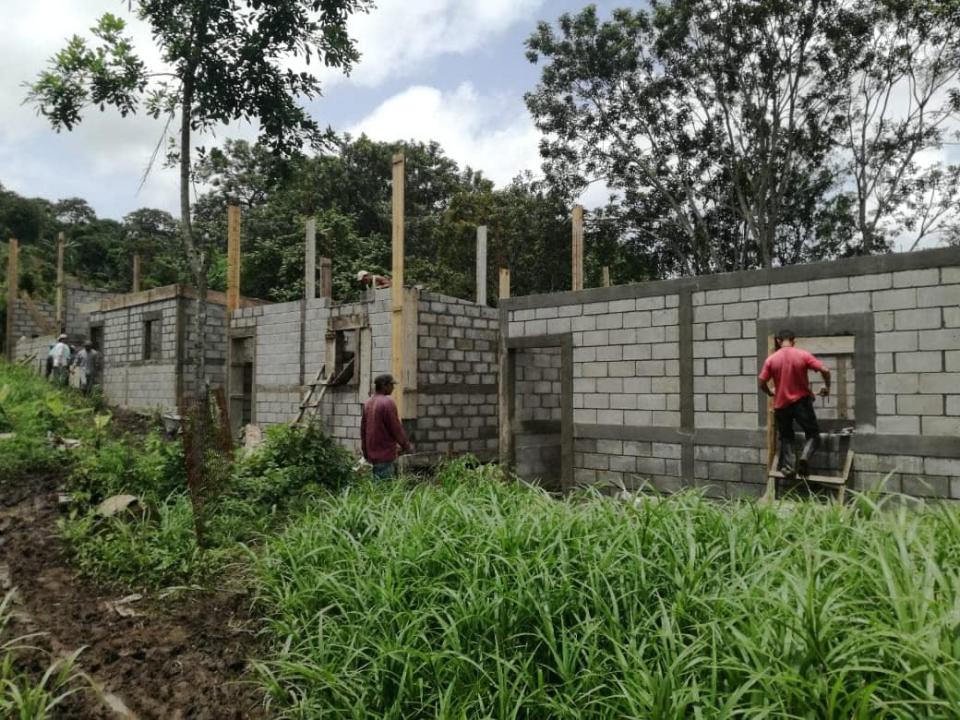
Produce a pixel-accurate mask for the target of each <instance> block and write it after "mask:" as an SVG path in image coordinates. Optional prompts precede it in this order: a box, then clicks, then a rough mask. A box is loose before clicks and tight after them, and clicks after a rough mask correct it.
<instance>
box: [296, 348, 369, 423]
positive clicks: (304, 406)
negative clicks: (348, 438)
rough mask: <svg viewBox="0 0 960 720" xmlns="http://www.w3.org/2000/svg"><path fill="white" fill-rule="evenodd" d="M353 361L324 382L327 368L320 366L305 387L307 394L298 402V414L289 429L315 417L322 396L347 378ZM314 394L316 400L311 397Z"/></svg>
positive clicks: (352, 359)
mask: <svg viewBox="0 0 960 720" xmlns="http://www.w3.org/2000/svg"><path fill="white" fill-rule="evenodd" d="M354 359H355V358H351V359H350V361H349V362H348V363H347V364H346V365H344V366H343V368H342V369H341V370H340V372H339V373H338V374H337V376H336V377H334V378H329V379H327V380H326V381H324V380H323V376H324V374H325V373H326V371H327V366H326V364H324V365H321V366H320V369H319V370H318V371H317V376H316V377H315V378H314V379H313V382H312V383H310V384H309V385H307V388H308V389H307V394H306V395H304V396H303V400H301V401H300V412H299V413H297V417H296V419H294V420H293V421H292V422H291V423H290V427H299V426H301V425H303V422H304V420H307V421H309V420H312V419H313V418H314V417H316V414H317V410H319V409H320V404H321V403H322V402H323V396H324V395H326V394H327V388H328V387H330V386H331V385H339V384H340V383H341V381H342V378H344V377H347V376H348V373H349V372H350V371H351V369H352V368H353V363H354ZM317 388H320V392H319V393H317ZM315 394H316V395H317V397H316V399H314V397H313V396H314V395H315Z"/></svg>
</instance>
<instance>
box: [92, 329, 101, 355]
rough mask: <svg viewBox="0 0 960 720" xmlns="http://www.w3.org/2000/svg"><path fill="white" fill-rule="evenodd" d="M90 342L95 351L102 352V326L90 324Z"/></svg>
mask: <svg viewBox="0 0 960 720" xmlns="http://www.w3.org/2000/svg"><path fill="white" fill-rule="evenodd" d="M90 343H91V344H92V345H93V349H94V350H96V351H97V352H103V327H101V326H92V327H91V328H90Z"/></svg>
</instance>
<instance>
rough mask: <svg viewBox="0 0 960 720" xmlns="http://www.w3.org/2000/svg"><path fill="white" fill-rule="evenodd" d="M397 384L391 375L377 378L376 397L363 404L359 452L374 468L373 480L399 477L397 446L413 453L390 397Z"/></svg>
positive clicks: (372, 396)
mask: <svg viewBox="0 0 960 720" xmlns="http://www.w3.org/2000/svg"><path fill="white" fill-rule="evenodd" d="M395 384H396V383H394V381H393V376H392V375H378V376H377V377H376V378H375V379H374V381H373V388H374V393H373V395H371V396H370V399H369V400H367V401H366V402H365V403H364V404H363V413H362V415H361V416H360V449H361V451H362V452H363V457H364V459H365V460H366V461H367V462H369V463H370V464H371V465H373V476H374V477H375V478H377V479H378V480H386V479H387V478H392V477H393V476H394V475H395V474H396V469H395V466H394V464H395V463H396V460H397V454H398V453H397V446H400V447H401V448H403V450H404V452H410V451H411V450H412V449H413V446H412V445H411V444H410V441H409V440H407V435H406V433H404V432H403V425H401V424H400V414H399V413H398V412H397V405H396V403H395V402H393V399H392V398H391V397H390V393H392V392H393V388H394V385H395Z"/></svg>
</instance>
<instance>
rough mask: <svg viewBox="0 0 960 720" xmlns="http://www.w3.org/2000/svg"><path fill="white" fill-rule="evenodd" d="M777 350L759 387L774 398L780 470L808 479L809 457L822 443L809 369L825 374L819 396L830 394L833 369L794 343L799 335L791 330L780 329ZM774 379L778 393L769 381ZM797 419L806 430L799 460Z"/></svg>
mask: <svg viewBox="0 0 960 720" xmlns="http://www.w3.org/2000/svg"><path fill="white" fill-rule="evenodd" d="M774 342H775V343H776V347H777V350H776V352H774V353H773V355H771V356H770V357H768V358H767V360H766V362H765V363H764V364H763V369H762V370H761V371H760V376H759V384H760V389H761V390H762V391H763V392H765V393H766V394H767V395H769V396H771V397H772V398H773V411H774V417H775V418H776V423H777V435H778V437H779V444H780V462H779V469H780V471H781V472H782V473H783V475H784V477H786V478H792V477H794V476H795V475H798V476H800V477H801V478H806V477H807V476H808V475H809V473H810V457H811V456H812V455H813V454H814V453H815V452H816V451H817V448H818V447H819V445H820V428H819V426H818V425H817V415H816V413H815V412H814V410H813V397H814V396H813V393H812V392H811V391H810V381H809V379H808V378H807V371H808V370H814V371H816V372H818V373H820V375H821V376H823V383H824V386H823V387H822V388H820V396H821V397H827V396H829V395H830V371H829V370H828V369H827V368H826V366H825V365H824V364H823V363H822V362H820V361H819V360H817V358H815V357H814V356H813V355H811V354H810V353H808V352H806V351H805V350H801V349H799V348H797V347H795V346H794V344H795V342H796V336H795V335H794V334H793V332H792V331H790V330H781V331H780V332H779V333H777V336H776V337H775V338H774ZM771 379H772V380H773V383H774V387H775V390H776V391H775V392H773V391H771V390H770V386H769V385H768V383H769V382H770V380H771ZM794 421H796V422H797V424H798V425H799V426H800V428H801V429H802V430H803V433H804V435H805V436H806V438H807V441H806V442H805V443H804V446H803V451H802V452H801V453H800V460H799V461H795V458H794V454H795V451H794V447H793V423H794Z"/></svg>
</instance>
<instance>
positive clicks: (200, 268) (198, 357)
mask: <svg viewBox="0 0 960 720" xmlns="http://www.w3.org/2000/svg"><path fill="white" fill-rule="evenodd" d="M192 107H193V78H192V77H190V76H188V77H186V78H185V79H184V82H183V105H182V109H181V120H180V230H181V237H182V238H183V249H184V252H185V253H186V255H187V263H188V264H189V266H190V272H191V274H192V275H193V278H192V279H193V285H194V289H195V290H196V292H197V298H196V308H195V311H194V316H193V333H194V337H193V385H194V387H193V394H194V399H195V400H199V399H200V398H201V397H203V395H204V393H205V392H206V375H207V368H206V342H205V338H204V330H205V328H206V325H207V273H206V258H205V252H204V251H203V250H202V249H199V248H198V247H197V243H196V240H195V238H194V236H193V222H192V220H191V217H190V156H191V152H190V134H191V128H190V117H191V108H192Z"/></svg>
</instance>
